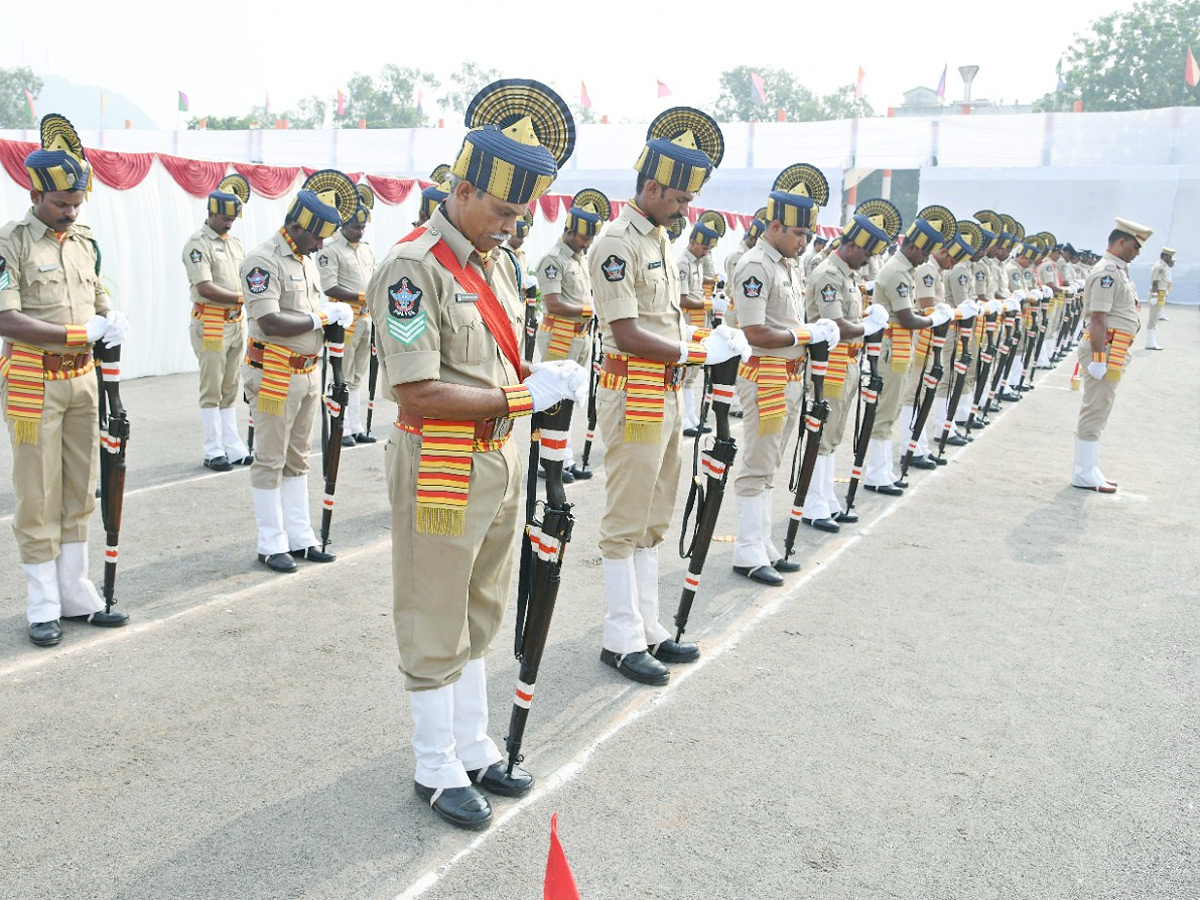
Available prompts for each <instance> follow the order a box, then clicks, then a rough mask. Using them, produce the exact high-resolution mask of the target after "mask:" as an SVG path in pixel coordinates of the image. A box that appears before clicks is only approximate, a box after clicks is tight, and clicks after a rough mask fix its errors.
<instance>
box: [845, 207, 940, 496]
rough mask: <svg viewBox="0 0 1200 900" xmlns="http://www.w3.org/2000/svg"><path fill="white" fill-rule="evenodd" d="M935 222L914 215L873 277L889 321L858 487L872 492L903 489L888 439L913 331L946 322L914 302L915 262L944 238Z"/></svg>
mask: <svg viewBox="0 0 1200 900" xmlns="http://www.w3.org/2000/svg"><path fill="white" fill-rule="evenodd" d="M939 225H940V223H935V222H930V221H927V220H925V219H922V218H916V219H914V220H913V222H912V224H911V225H909V227H908V230H907V231H906V232H905V233H904V244H903V246H902V247H901V248H900V249H899V251H897V252H896V254H895V255H893V256H892V258H891V259H889V260H888V261H887V262H886V263H884V264H883V268H882V269H880V270H879V276H878V277H877V278H876V279H875V291H874V300H875V302H876V303H878V304H880V305H882V306H883V307H884V308H885V309H887V310H888V313H889V315H890V324H889V325H888V331H887V334H886V335H885V336H884V341H883V349H882V350H881V351H880V355H879V374H880V375H881V376H882V378H883V390H881V391H880V392H879V400H878V406H877V408H876V410H875V426H874V428H872V429H871V440H870V443H869V444H868V446H867V459H866V467H865V469H864V472H863V482H862V483H863V486H864V487H865V488H866V489H867V490H868V491H873V492H875V493H877V494H888V495H891V496H895V495H898V494H901V493H903V490H904V488H905V487H906V486H907V485H906V483H897V482H898V479H897V478H896V474H895V471H894V469H893V465H894V460H893V455H892V440H893V438H894V437H895V432H896V423H897V421H898V419H899V417H900V406H901V404H902V403H903V402H904V396H903V394H904V385H905V381H906V378H907V376H908V370H909V368H910V367H911V365H912V356H913V346H914V334H913V333H914V332H915V331H919V330H921V329H924V328H933V327H936V326H938V325H941V324H943V323H944V322H947V321H949V319H950V316H951V310H950V307H949V306H947V305H946V304H945V303H942V304H940V305H938V306H936V307H935V308H934V310H933V314H932V315H930V316H923V315H920V314H918V313H917V312H916V310H915V307H914V300H915V291H916V285H915V283H914V273H915V272H916V267H917V266H919V265H920V264H921V263H923V262H925V260H927V259H928V258H929V254H930V253H932V252H933V251H934V250H936V249H937V248H938V247H939V246H941V244H942V243H943V241H944V240H945V237H944V236H943V234H942V232H941V231H940V230H939Z"/></svg>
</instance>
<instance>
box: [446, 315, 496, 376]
mask: <svg viewBox="0 0 1200 900" xmlns="http://www.w3.org/2000/svg"><path fill="white" fill-rule="evenodd" d="M445 321H446V324H445V325H444V326H443V328H442V346H443V347H444V348H446V351H447V352H448V355H449V358H450V359H452V360H453V361H454V362H457V363H462V364H465V365H469V366H478V365H482V364H483V363H486V362H487V361H488V357H489V353H490V351H491V346H490V345H492V344H493V343H494V342H493V341H492V337H491V335H490V334H488V333H487V326H486V325H484V323H483V317H482V316H481V315H480V314H479V310H478V309H476V308H475V304H474V303H457V302H455V303H450V304H447V306H446V316H445Z"/></svg>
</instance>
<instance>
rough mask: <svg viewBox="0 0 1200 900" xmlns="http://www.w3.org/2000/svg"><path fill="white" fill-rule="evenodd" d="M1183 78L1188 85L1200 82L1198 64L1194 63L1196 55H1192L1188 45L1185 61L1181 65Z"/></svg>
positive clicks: (1192, 85)
mask: <svg viewBox="0 0 1200 900" xmlns="http://www.w3.org/2000/svg"><path fill="white" fill-rule="evenodd" d="M1183 80H1184V81H1186V82H1187V83H1188V87H1195V86H1196V84H1197V83H1200V66H1197V65H1196V57H1194V56H1192V48H1191V47H1188V52H1187V62H1186V63H1185V64H1184V67H1183Z"/></svg>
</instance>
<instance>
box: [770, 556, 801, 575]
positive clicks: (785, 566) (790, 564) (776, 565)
mask: <svg viewBox="0 0 1200 900" xmlns="http://www.w3.org/2000/svg"><path fill="white" fill-rule="evenodd" d="M771 568H772V569H774V570H775V571H776V572H799V571H800V563H798V562H795V561H794V560H790V559H788V558H787V557H786V556H781V557H779V559H777V560H775V562H773V563H771Z"/></svg>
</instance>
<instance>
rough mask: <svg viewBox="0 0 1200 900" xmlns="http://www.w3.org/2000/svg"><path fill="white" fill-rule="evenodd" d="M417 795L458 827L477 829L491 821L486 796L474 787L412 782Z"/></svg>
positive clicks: (490, 809) (489, 807)
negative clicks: (436, 786)
mask: <svg viewBox="0 0 1200 900" xmlns="http://www.w3.org/2000/svg"><path fill="white" fill-rule="evenodd" d="M413 789H414V790H416V792H417V796H418V797H420V798H421V799H422V800H424V801H425V802H426V803H428V804H429V808H430V809H432V810H433V811H434V812H435V813H437V814H438V815H439V816H441V817H442V818H443V819H445V820H446V821H447V822H449V823H450V824H451V825H457V826H458V827H459V828H469V829H471V830H472V831H478V830H479V829H480V828H487V826H488V824H489V823H490V822H491V821H492V806H491V804H490V803H488V802H487V798H486V797H484V796H483V794H481V793H479V791H477V790H476V789H475V788H474V787H472V786H470V785H467V787H455V788H430V787H425V785H423V784H418V783H417V782H415V781H414V782H413Z"/></svg>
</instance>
